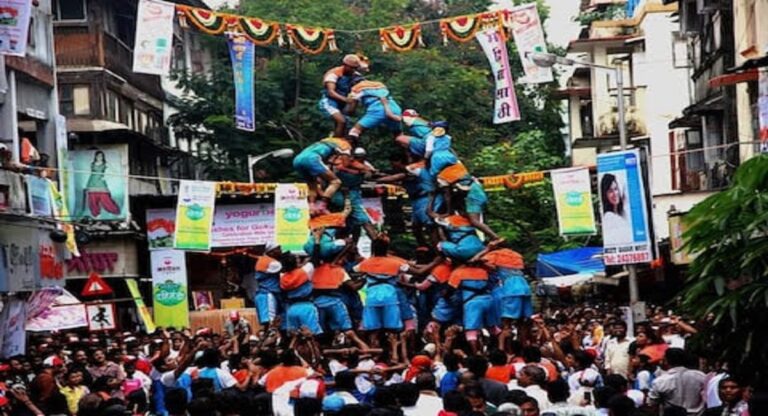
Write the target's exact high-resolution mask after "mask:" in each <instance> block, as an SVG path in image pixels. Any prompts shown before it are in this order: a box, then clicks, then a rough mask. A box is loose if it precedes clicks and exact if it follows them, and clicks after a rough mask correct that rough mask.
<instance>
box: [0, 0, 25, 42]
mask: <svg viewBox="0 0 768 416" xmlns="http://www.w3.org/2000/svg"><path fill="white" fill-rule="evenodd" d="M31 13H32V2H31V1H30V0H0V55H14V56H24V55H26V53H27V39H28V37H29V19H30V14H31Z"/></svg>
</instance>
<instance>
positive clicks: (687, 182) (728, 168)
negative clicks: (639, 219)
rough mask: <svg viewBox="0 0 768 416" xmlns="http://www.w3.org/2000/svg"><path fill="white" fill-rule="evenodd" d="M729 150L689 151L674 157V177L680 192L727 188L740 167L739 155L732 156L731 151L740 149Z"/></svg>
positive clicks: (736, 147)
mask: <svg viewBox="0 0 768 416" xmlns="http://www.w3.org/2000/svg"><path fill="white" fill-rule="evenodd" d="M727 149H728V151H726V150H725V149H713V150H708V151H705V150H704V149H700V150H688V151H686V152H680V154H678V155H676V156H673V158H674V159H675V163H674V164H673V171H672V175H676V176H677V179H678V182H677V183H679V184H680V185H679V190H680V191H683V192H690V191H715V190H720V189H723V188H727V187H728V186H729V185H730V184H731V181H732V180H733V174H734V172H735V171H736V168H737V167H738V154H732V153H733V151H731V149H738V145H737V144H734V146H733V147H729V148H727ZM673 182H674V181H673Z"/></svg>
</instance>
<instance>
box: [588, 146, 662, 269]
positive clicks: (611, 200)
mask: <svg viewBox="0 0 768 416" xmlns="http://www.w3.org/2000/svg"><path fill="white" fill-rule="evenodd" d="M597 175H598V182H599V186H600V207H601V212H602V220H603V250H604V260H605V264H607V265H621V264H633V263H647V262H650V261H651V260H652V256H651V241H650V235H649V232H648V229H649V227H648V212H647V207H646V200H645V186H644V184H643V175H642V171H641V168H640V154H639V152H638V150H637V149H634V150H628V151H622V152H613V153H604V154H600V155H598V156H597Z"/></svg>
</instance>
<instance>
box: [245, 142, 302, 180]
mask: <svg viewBox="0 0 768 416" xmlns="http://www.w3.org/2000/svg"><path fill="white" fill-rule="evenodd" d="M293 154H294V153H293V149H288V148H285V149H277V150H273V151H271V152H267V153H264V154H261V155H258V156H251V155H248V178H249V179H250V183H253V166H254V165H255V164H257V163H259V161H260V160H263V159H266V158H268V157H276V158H280V159H285V158H289V157H293Z"/></svg>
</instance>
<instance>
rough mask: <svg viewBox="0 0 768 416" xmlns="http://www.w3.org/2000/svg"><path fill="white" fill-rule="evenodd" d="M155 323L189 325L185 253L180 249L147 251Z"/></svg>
mask: <svg viewBox="0 0 768 416" xmlns="http://www.w3.org/2000/svg"><path fill="white" fill-rule="evenodd" d="M150 263H151V267H152V297H153V300H154V307H153V309H154V312H155V325H158V326H162V327H169V326H172V327H175V328H185V327H188V326H189V301H188V300H187V293H188V289H187V263H186V253H184V252H183V251H179V250H157V251H152V252H150Z"/></svg>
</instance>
